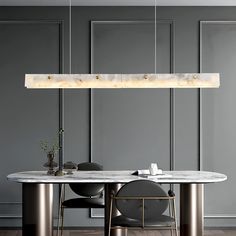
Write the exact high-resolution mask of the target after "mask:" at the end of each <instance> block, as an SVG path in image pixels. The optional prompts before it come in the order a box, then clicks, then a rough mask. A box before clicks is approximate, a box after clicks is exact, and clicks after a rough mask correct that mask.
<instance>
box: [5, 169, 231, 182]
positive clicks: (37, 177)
mask: <svg viewBox="0 0 236 236" xmlns="http://www.w3.org/2000/svg"><path fill="white" fill-rule="evenodd" d="M133 172H134V171H131V170H122V171H75V172H74V174H73V175H65V176H48V175H47V174H46V171H25V172H18V173H13V174H10V175H8V176H7V179H8V180H10V181H14V182H19V183H127V182H130V181H134V180H138V179H146V178H143V177H140V176H135V175H132V173H133ZM163 173H164V174H167V175H168V177H166V178H163V177H161V178H158V176H157V177H156V178H151V179H149V180H151V181H155V182H158V183H214V182H221V181H225V180H226V179H227V176H226V175H224V174H220V173H216V172H207V171H163Z"/></svg>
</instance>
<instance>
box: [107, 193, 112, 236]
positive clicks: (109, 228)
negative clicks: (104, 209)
mask: <svg viewBox="0 0 236 236" xmlns="http://www.w3.org/2000/svg"><path fill="white" fill-rule="evenodd" d="M112 208H113V197H112V196H111V202H110V212H109V224H108V236H110V235H111V217H112Z"/></svg>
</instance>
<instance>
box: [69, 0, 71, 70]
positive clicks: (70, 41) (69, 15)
mask: <svg viewBox="0 0 236 236" xmlns="http://www.w3.org/2000/svg"><path fill="white" fill-rule="evenodd" d="M71 5H72V4H71V0H69V74H71V60H72V55H71V47H72V37H71V34H72V31H71V25H72V22H71V18H72V11H71V10H72V9H71V8H72V7H71Z"/></svg>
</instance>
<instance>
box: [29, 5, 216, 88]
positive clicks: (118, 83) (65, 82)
mask: <svg viewBox="0 0 236 236" xmlns="http://www.w3.org/2000/svg"><path fill="white" fill-rule="evenodd" d="M69 4H70V7H69V74H26V75H25V87H26V88H30V89H47V88H55V89H58V88H61V89H66V88H71V89H72V88H73V89H87V88H218V87H219V86H220V75H219V74H217V73H204V74H203V73H193V74H192V73H179V74H157V73H156V61H157V59H156V58H157V55H156V48H157V46H156V44H157V43H156V41H157V40H156V24H157V16H156V7H157V4H156V0H155V73H154V74H71V52H72V48H71V40H72V39H71V0H69Z"/></svg>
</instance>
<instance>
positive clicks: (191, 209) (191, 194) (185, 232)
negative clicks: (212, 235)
mask: <svg viewBox="0 0 236 236" xmlns="http://www.w3.org/2000/svg"><path fill="white" fill-rule="evenodd" d="M203 193H204V186H203V184H181V185H180V236H203V230H204V220H203V214H204V209H203V206H204V204H203V202H204V194H203Z"/></svg>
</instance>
